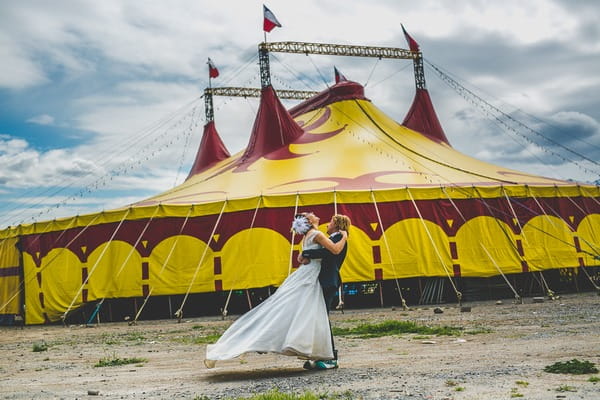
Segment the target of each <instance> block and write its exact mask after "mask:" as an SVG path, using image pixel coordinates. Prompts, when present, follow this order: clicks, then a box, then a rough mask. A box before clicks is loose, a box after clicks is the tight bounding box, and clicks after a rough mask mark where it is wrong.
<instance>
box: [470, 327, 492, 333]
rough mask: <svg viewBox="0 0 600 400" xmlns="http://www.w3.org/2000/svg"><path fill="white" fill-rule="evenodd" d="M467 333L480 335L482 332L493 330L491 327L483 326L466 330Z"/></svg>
mask: <svg viewBox="0 0 600 400" xmlns="http://www.w3.org/2000/svg"><path fill="white" fill-rule="evenodd" d="M465 333H466V334H467V335H479V334H482V333H492V330H491V329H490V328H485V327H482V326H481V327H477V328H473V329H469V330H468V331H465Z"/></svg>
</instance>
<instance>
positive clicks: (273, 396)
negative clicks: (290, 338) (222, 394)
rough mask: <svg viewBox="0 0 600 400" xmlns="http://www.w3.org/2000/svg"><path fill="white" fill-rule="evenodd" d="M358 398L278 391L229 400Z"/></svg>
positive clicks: (204, 399)
mask: <svg viewBox="0 0 600 400" xmlns="http://www.w3.org/2000/svg"><path fill="white" fill-rule="evenodd" d="M355 398H356V397H355V396H354V394H353V393H352V392H350V391H346V392H343V393H331V394H330V393H320V394H316V393H313V392H310V391H306V392H304V393H283V392H280V391H279V390H278V389H271V390H269V391H268V392H264V393H257V394H253V395H251V396H250V397H228V398H227V400H352V399H355ZM195 399H197V400H208V398H207V397H204V396H203V397H195Z"/></svg>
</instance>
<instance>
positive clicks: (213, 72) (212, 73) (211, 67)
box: [207, 58, 219, 78]
mask: <svg viewBox="0 0 600 400" xmlns="http://www.w3.org/2000/svg"><path fill="white" fill-rule="evenodd" d="M207 64H208V77H209V78H216V77H217V76H219V70H218V69H217V67H215V64H214V63H213V62H212V60H211V59H210V58H209V59H208V62H207Z"/></svg>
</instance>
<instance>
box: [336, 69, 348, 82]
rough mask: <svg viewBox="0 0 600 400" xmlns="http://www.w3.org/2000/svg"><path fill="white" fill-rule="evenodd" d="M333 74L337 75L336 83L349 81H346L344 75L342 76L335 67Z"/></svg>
mask: <svg viewBox="0 0 600 400" xmlns="http://www.w3.org/2000/svg"><path fill="white" fill-rule="evenodd" d="M333 72H334V74H335V83H340V82H345V81H347V80H348V79H346V77H345V76H344V74H342V73H341V72H340V71H338V69H337V68H336V67H335V66H334V67H333Z"/></svg>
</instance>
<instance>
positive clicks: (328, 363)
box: [315, 360, 338, 369]
mask: <svg viewBox="0 0 600 400" xmlns="http://www.w3.org/2000/svg"><path fill="white" fill-rule="evenodd" d="M337 367H338V363H337V360H319V361H317V362H315V369H335V368H337Z"/></svg>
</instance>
